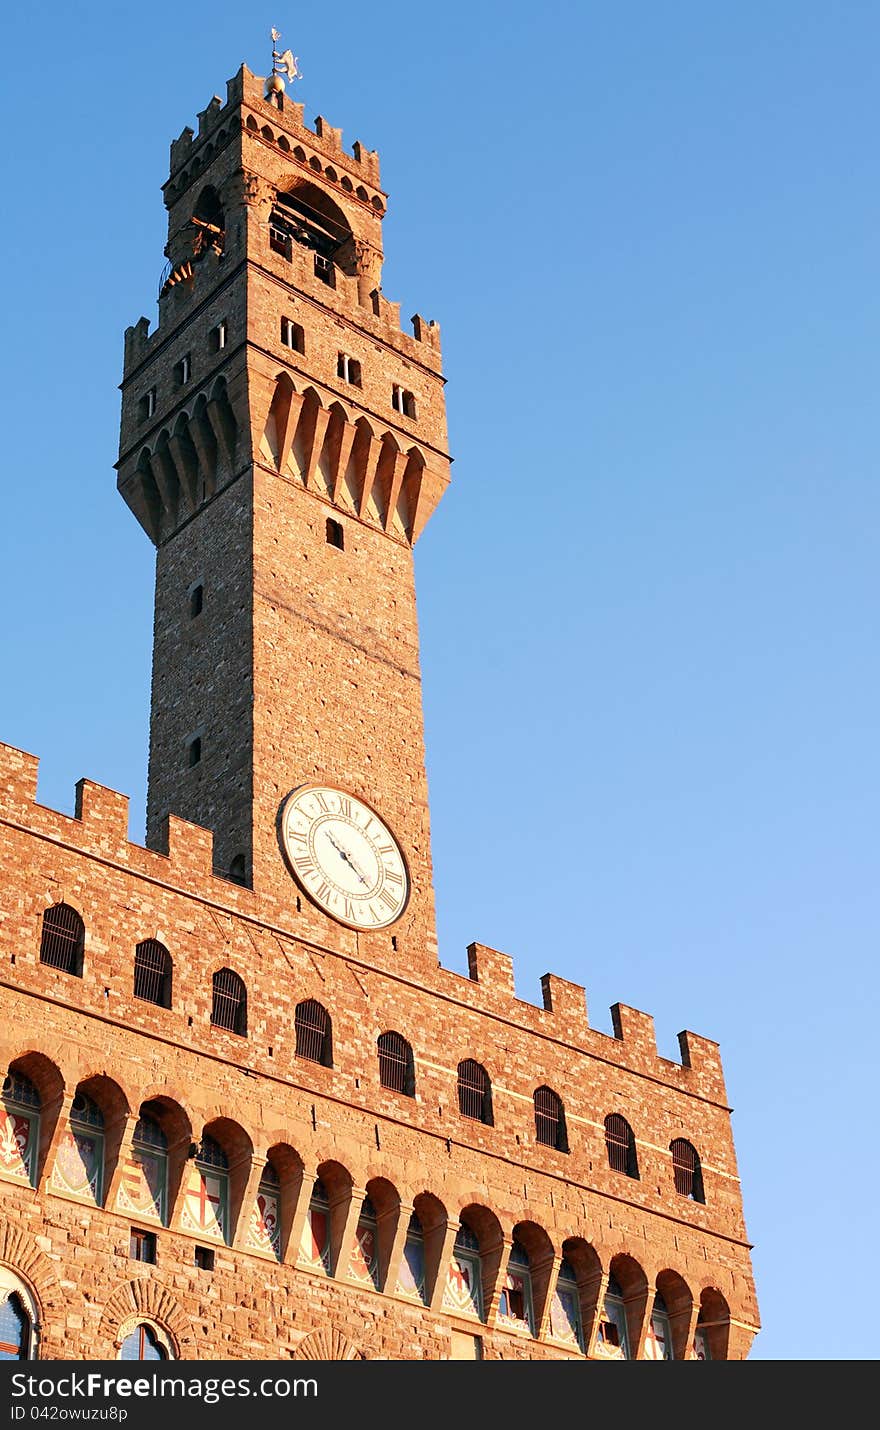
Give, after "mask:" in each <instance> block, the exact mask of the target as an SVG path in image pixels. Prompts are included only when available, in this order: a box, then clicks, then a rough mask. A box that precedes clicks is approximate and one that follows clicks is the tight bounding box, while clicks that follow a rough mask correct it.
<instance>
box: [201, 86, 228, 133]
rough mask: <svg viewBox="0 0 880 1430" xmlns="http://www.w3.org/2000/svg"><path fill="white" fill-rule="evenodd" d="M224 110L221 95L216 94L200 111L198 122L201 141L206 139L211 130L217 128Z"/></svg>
mask: <svg viewBox="0 0 880 1430" xmlns="http://www.w3.org/2000/svg"><path fill="white" fill-rule="evenodd" d="M222 109H223V101H222V99H221V98H220V96H219V94H215V95H212V97H211V99H210V100H209V101H208V103H207V104H206V106H205V108H204V109H202V110H200V111H199V114H198V121H199V138H200V139H202V138H204V136H205V135H206V134H207V133H209V132H210V130H212V129H214V128H215V127H216V124H217V120H218V119H219V118H220V114H221V111H222Z"/></svg>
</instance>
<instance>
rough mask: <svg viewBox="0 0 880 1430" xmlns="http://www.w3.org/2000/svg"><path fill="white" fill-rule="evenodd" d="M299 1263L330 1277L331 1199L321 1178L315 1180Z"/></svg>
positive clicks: (300, 1247)
mask: <svg viewBox="0 0 880 1430" xmlns="http://www.w3.org/2000/svg"><path fill="white" fill-rule="evenodd" d="M299 1262H300V1264H301V1265H302V1266H307V1267H308V1268H309V1270H310V1271H317V1272H319V1273H320V1274H321V1275H323V1276H329V1275H330V1199H329V1197H328V1196H327V1188H326V1187H325V1186H324V1183H323V1182H322V1181H321V1178H320V1177H316V1178H315V1185H314V1187H313V1188H312V1195H311V1198H310V1199H309V1210H308V1214H307V1216H306V1219H305V1222H304V1223H303V1229H302V1237H301V1238H300V1245H299Z"/></svg>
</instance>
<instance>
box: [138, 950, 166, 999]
mask: <svg viewBox="0 0 880 1430" xmlns="http://www.w3.org/2000/svg"><path fill="white" fill-rule="evenodd" d="M134 996H135V998H143V1000H144V1002H146V1003H155V1004H156V1006H157V1007H159V1008H170V1007H171V954H170V953H169V952H168V950H167V948H166V947H165V946H164V944H161V943H159V941H158V940H157V939H155V938H146V939H144V940H143V942H142V943H139V944H138V946H137V948H136V949H135V954H134Z"/></svg>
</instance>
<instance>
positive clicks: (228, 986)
mask: <svg viewBox="0 0 880 1430" xmlns="http://www.w3.org/2000/svg"><path fill="white" fill-rule="evenodd" d="M211 1023H212V1024H213V1026H214V1027H215V1028H225V1029H226V1031H227V1032H228V1033H237V1034H238V1036H239V1037H240V1038H246V1037H247V989H246V988H245V986H244V980H243V979H241V978H239V976H238V974H237V973H233V971H232V969H231V968H220V969H218V970H217V972H216V973H215V974H214V979H213V997H212V1001H211Z"/></svg>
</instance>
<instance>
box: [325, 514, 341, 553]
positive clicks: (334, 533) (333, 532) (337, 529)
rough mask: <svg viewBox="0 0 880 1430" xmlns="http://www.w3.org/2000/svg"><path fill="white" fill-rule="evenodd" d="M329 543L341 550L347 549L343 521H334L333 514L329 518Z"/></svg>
mask: <svg viewBox="0 0 880 1430" xmlns="http://www.w3.org/2000/svg"><path fill="white" fill-rule="evenodd" d="M327 545H328V546H335V547H337V548H338V549H339V550H340V551H344V550H345V533H344V532H343V530H342V522H341V521H334V520H333V517H332V516H328V518H327Z"/></svg>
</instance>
